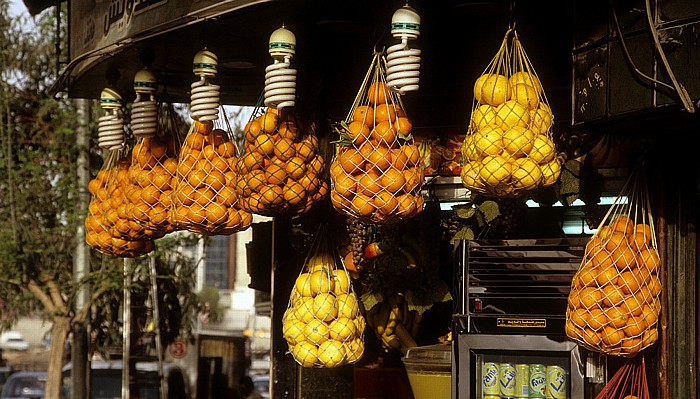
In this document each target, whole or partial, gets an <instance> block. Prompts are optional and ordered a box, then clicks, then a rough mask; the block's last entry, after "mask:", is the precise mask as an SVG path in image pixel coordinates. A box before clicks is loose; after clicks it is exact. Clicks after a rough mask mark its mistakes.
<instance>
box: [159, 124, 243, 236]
mask: <svg viewBox="0 0 700 399" xmlns="http://www.w3.org/2000/svg"><path fill="white" fill-rule="evenodd" d="M229 137H230V136H229V134H228V132H226V131H224V130H222V129H218V128H216V129H215V128H214V124H213V123H212V122H211V121H206V122H198V121H194V122H193V123H192V125H191V127H190V130H189V132H188V133H187V137H186V138H185V141H184V143H183V144H182V148H181V149H180V154H179V156H178V163H177V168H176V175H175V176H176V178H175V185H174V187H173V197H172V206H173V208H172V209H173V210H172V222H173V223H174V224H175V226H176V227H177V228H178V229H186V230H189V231H192V232H195V233H199V234H204V235H227V234H233V233H235V232H238V231H243V230H245V229H247V228H248V227H250V224H251V223H252V221H253V217H252V215H251V213H250V212H248V211H246V210H244V209H242V208H241V207H240V206H241V204H240V200H239V196H238V193H237V191H236V182H237V162H238V157H237V149H236V145H235V144H234V143H233V142H232V141H230V139H229Z"/></svg>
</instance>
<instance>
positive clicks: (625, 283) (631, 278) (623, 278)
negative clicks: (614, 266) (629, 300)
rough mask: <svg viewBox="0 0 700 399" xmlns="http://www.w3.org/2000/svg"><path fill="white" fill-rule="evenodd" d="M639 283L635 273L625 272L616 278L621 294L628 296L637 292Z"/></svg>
mask: <svg viewBox="0 0 700 399" xmlns="http://www.w3.org/2000/svg"><path fill="white" fill-rule="evenodd" d="M639 281H640V280H639V279H638V278H637V276H636V273H633V272H631V271H625V272H622V273H620V275H619V276H618V278H617V285H618V286H619V287H620V289H622V292H624V293H625V294H628V295H629V294H634V293H635V292H637V291H639Z"/></svg>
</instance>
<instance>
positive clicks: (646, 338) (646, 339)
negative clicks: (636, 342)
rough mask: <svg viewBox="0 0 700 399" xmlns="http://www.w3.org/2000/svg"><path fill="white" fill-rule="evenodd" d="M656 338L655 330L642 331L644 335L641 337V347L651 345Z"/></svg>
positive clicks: (656, 332)
mask: <svg viewBox="0 0 700 399" xmlns="http://www.w3.org/2000/svg"><path fill="white" fill-rule="evenodd" d="M658 338H659V332H658V331H657V330H656V328H652V329H650V330H647V331H644V335H642V347H647V346H649V345H651V344H653V343H654V342H656V340H657V339H658Z"/></svg>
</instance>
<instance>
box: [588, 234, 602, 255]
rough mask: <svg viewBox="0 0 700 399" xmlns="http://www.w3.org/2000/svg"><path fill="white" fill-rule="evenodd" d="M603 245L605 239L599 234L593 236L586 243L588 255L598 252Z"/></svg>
mask: <svg viewBox="0 0 700 399" xmlns="http://www.w3.org/2000/svg"><path fill="white" fill-rule="evenodd" d="M602 247H603V240H602V239H601V238H600V237H598V236H593V237H592V238H591V239H590V240H589V241H588V242H587V243H586V256H587V257H592V256H593V255H594V254H595V253H596V252H598V251H599V250H600V249H601V248H602Z"/></svg>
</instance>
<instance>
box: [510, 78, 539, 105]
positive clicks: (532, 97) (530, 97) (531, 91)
mask: <svg viewBox="0 0 700 399" xmlns="http://www.w3.org/2000/svg"><path fill="white" fill-rule="evenodd" d="M512 87H513V99H514V100H515V101H517V102H518V103H520V104H522V105H524V106H526V107H527V108H528V109H535V108H537V106H538V105H539V104H540V98H539V97H538V96H537V90H535V88H534V87H532V86H530V85H528V84H525V83H518V84H516V85H514V86H512Z"/></svg>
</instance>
